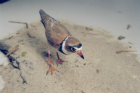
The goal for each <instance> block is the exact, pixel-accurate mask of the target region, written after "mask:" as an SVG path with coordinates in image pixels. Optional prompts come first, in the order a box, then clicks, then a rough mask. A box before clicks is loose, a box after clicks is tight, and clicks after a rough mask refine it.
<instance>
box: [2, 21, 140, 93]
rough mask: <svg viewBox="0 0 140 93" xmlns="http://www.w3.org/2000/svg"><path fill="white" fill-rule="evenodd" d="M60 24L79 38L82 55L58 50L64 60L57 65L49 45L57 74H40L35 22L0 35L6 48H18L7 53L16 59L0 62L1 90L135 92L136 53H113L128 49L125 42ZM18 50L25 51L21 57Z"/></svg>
mask: <svg viewBox="0 0 140 93" xmlns="http://www.w3.org/2000/svg"><path fill="white" fill-rule="evenodd" d="M62 24H63V25H65V26H66V27H67V29H68V30H69V31H70V32H71V33H72V35H73V36H75V37H76V38H78V39H79V40H80V41H81V42H82V44H83V50H82V52H83V54H84V57H85V59H84V60H83V59H82V58H80V57H79V56H78V55H76V54H71V55H67V56H66V55H63V54H61V53H60V52H59V55H60V58H61V59H63V60H65V61H67V62H64V63H63V64H62V65H61V64H59V65H58V66H57V65H56V60H57V56H56V51H55V49H54V48H52V47H51V61H52V63H53V66H54V67H55V68H56V69H57V70H59V72H54V73H53V74H52V75H51V73H48V74H47V75H46V72H47V70H48V69H49V65H48V57H47V55H46V51H48V47H47V40H46V37H45V34H44V33H45V30H44V27H43V25H42V24H41V22H34V23H32V24H30V25H29V29H26V28H22V29H20V30H19V31H18V32H17V33H15V34H12V35H10V37H11V36H12V37H11V38H8V37H9V36H7V37H6V38H4V39H3V41H4V42H5V43H6V44H7V45H9V46H11V47H10V49H9V50H11V49H12V48H13V47H15V46H16V45H19V48H18V50H17V51H15V52H14V53H13V54H11V56H12V57H14V58H16V60H17V61H13V63H12V64H11V63H10V62H9V64H8V65H7V66H0V75H1V77H2V78H3V80H4V81H5V87H4V88H3V90H1V91H0V92H1V93H140V62H139V61H138V60H137V59H136V58H137V57H138V56H137V55H136V54H133V53H129V52H123V53H119V54H116V51H119V50H126V49H127V50H131V47H130V45H127V44H126V45H125V44H123V43H121V42H120V41H119V40H117V39H115V38H114V37H113V36H112V35H110V33H108V32H107V31H105V30H103V29H100V28H92V29H90V28H87V27H85V26H79V25H75V24H71V23H67V22H62ZM27 33H29V34H30V36H29V35H27ZM124 45H125V46H124ZM23 52H27V53H26V54H25V55H22V53H23ZM13 66H14V67H13ZM15 67H16V68H15Z"/></svg>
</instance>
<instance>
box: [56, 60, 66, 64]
mask: <svg viewBox="0 0 140 93" xmlns="http://www.w3.org/2000/svg"><path fill="white" fill-rule="evenodd" d="M63 62H65V61H64V60H62V59H57V66H58V64H59V63H60V64H62V63H63Z"/></svg>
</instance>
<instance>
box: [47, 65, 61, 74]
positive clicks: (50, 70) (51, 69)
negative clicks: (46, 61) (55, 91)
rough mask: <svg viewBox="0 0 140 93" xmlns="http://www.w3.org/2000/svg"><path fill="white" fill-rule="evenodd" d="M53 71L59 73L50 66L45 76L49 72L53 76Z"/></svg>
mask: <svg viewBox="0 0 140 93" xmlns="http://www.w3.org/2000/svg"><path fill="white" fill-rule="evenodd" d="M53 71H57V72H59V71H58V70H56V69H55V68H54V67H53V66H52V65H50V67H49V70H48V71H47V74H48V73H49V72H51V74H53ZM47 74H46V75H47Z"/></svg>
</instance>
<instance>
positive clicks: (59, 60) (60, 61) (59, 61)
mask: <svg viewBox="0 0 140 93" xmlns="http://www.w3.org/2000/svg"><path fill="white" fill-rule="evenodd" d="M56 54H57V57H58V59H57V66H58V64H59V63H60V64H62V62H65V61H64V60H62V59H60V58H59V55H58V53H57V52H56Z"/></svg>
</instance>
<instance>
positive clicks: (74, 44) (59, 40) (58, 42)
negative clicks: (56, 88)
mask: <svg viewBox="0 0 140 93" xmlns="http://www.w3.org/2000/svg"><path fill="white" fill-rule="evenodd" d="M39 14H40V17H41V22H42V24H43V26H44V28H45V35H46V38H47V41H48V43H49V44H50V45H51V46H52V47H54V48H55V49H57V50H58V51H59V52H60V53H63V54H64V55H69V54H72V53H76V54H78V55H79V56H80V57H81V58H83V59H84V56H83V54H82V52H81V50H82V44H81V42H80V41H79V40H78V39H77V38H75V37H74V36H72V34H71V33H70V32H69V31H68V29H67V28H66V27H65V26H63V25H62V24H61V23H60V22H59V21H57V20H55V19H54V18H53V17H51V16H49V15H48V14H46V13H45V12H44V11H43V10H42V9H40V11H39ZM47 54H48V58H49V70H48V71H47V73H49V72H51V74H53V71H57V72H59V71H58V70H57V69H55V68H54V67H53V66H52V64H51V58H50V54H51V53H50V50H47ZM56 54H57V57H58V59H57V62H56V63H57V66H58V64H59V63H60V64H62V63H63V62H64V60H62V59H60V58H59V54H58V52H56Z"/></svg>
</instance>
